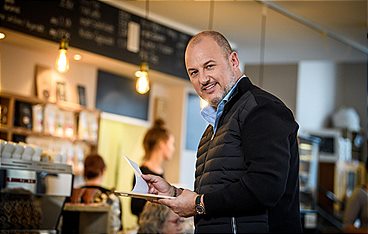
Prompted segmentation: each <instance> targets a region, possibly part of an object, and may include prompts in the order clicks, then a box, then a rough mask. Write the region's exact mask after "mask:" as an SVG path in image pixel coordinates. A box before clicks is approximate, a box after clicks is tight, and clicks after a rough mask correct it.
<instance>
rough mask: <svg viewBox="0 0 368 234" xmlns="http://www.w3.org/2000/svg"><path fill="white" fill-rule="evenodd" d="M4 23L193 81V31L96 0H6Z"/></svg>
mask: <svg viewBox="0 0 368 234" xmlns="http://www.w3.org/2000/svg"><path fill="white" fill-rule="evenodd" d="M0 6H1V9H0V22H1V24H0V26H2V27H6V28H9V29H12V30H16V31H19V32H23V33H26V34H29V35H33V36H36V37H40V38H43V39H47V40H51V41H54V42H59V41H60V39H61V38H62V37H63V36H66V37H68V38H69V44H70V46H72V47H76V48H79V49H83V50H86V51H90V52H93V53H96V54H100V55H104V56H107V57H110V58H114V59H118V60H121V61H124V62H128V63H132V64H137V65H138V64H140V62H141V61H142V60H146V61H147V62H148V63H149V65H150V68H151V69H154V70H157V71H161V72H163V73H168V74H171V75H174V76H177V77H180V78H183V79H188V77H187V74H186V71H185V65H184V50H185V46H186V44H187V42H188V40H189V39H190V37H191V35H188V34H185V33H182V32H179V31H177V30H174V29H171V28H168V27H166V26H164V25H161V24H158V23H155V22H153V21H151V20H148V19H145V18H142V17H140V16H137V15H134V14H131V13H129V12H126V11H124V10H121V9H118V8H116V7H113V6H111V5H108V4H106V3H104V2H100V1H96V0H48V1H36V0H0Z"/></svg>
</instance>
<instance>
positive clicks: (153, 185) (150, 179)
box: [142, 175, 175, 196]
mask: <svg viewBox="0 0 368 234" xmlns="http://www.w3.org/2000/svg"><path fill="white" fill-rule="evenodd" d="M142 178H143V179H144V180H145V181H146V182H147V183H148V187H149V190H148V193H151V194H159V195H165V196H173V195H174V193H175V192H174V190H175V187H174V186H171V185H170V184H169V183H168V182H167V181H166V180H165V179H163V178H162V177H160V176H155V175H142Z"/></svg>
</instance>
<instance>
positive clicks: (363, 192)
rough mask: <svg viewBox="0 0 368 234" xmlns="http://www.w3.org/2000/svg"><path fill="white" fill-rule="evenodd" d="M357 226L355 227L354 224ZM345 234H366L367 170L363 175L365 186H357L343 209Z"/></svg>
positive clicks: (367, 210)
mask: <svg viewBox="0 0 368 234" xmlns="http://www.w3.org/2000/svg"><path fill="white" fill-rule="evenodd" d="M357 220H358V221H359V225H358V226H355V225H354V224H355V222H356V221H357ZM343 229H344V232H345V233H368V168H367V169H366V174H365V184H363V185H361V186H357V187H356V188H355V189H354V191H353V193H352V194H351V196H350V198H349V199H348V202H347V204H346V207H345V211H344V217H343Z"/></svg>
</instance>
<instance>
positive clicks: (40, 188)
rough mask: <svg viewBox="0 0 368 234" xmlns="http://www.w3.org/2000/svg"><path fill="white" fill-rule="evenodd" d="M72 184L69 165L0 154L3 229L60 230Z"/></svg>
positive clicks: (0, 201)
mask: <svg viewBox="0 0 368 234" xmlns="http://www.w3.org/2000/svg"><path fill="white" fill-rule="evenodd" d="M72 188H73V174H72V168H71V166H70V165H66V164H57V163H49V162H40V161H32V160H19V159H12V158H4V157H2V158H0V220H1V222H0V232H2V231H6V232H7V233H8V232H9V233H13V232H14V233H18V232H31V233H57V230H58V224H59V219H60V215H61V213H62V210H63V206H64V202H65V199H66V197H69V196H70V195H71V192H72Z"/></svg>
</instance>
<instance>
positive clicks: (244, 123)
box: [143, 31, 301, 233]
mask: <svg viewBox="0 0 368 234" xmlns="http://www.w3.org/2000/svg"><path fill="white" fill-rule="evenodd" d="M185 64H186V68H187V72H188V75H189V77H190V81H191V82H192V85H193V87H194V88H195V90H196V92H197V94H198V95H199V96H200V97H201V98H202V99H204V100H206V101H207V102H208V103H209V105H208V106H207V107H205V108H204V109H203V110H202V115H203V117H204V119H206V120H207V121H208V123H209V125H208V126H207V129H206V130H205V132H204V133H203V136H202V138H201V141H200V143H199V146H198V152H197V161H196V172H195V185H194V187H195V192H192V191H190V190H182V189H178V188H175V187H174V186H172V185H170V184H169V183H167V182H166V181H165V180H164V179H162V178H160V177H156V176H152V175H143V178H144V179H145V180H146V181H147V182H148V183H149V185H150V193H155V194H162V195H169V196H174V197H176V198H175V199H161V200H159V202H160V203H161V204H164V205H167V206H169V207H170V208H171V209H172V210H173V211H174V212H175V213H177V214H179V215H180V216H184V217H187V216H192V215H194V216H195V228H196V233H213V232H216V233H246V232H251V233H255V232H263V233H264V232H293V233H297V232H301V224H300V211H299V181H298V174H299V153H298V144H297V132H298V124H297V123H296V122H295V120H294V117H293V114H292V112H291V111H290V110H289V109H288V108H287V107H286V106H285V105H284V104H283V103H282V101H280V100H279V99H278V98H277V97H275V96H273V95H272V94H270V93H268V92H266V91H264V90H262V89H260V88H258V87H256V86H255V85H253V84H252V83H251V81H250V80H249V78H248V77H247V76H245V75H244V74H243V73H242V72H241V71H240V68H239V59H238V55H237V53H236V52H235V51H233V50H232V49H231V47H230V45H229V43H228V41H227V40H226V38H225V37H224V36H223V35H222V34H220V33H218V32H215V31H204V32H201V33H199V34H197V35H195V36H194V37H193V38H192V39H191V40H190V41H189V43H188V45H187V48H186V53H185ZM189 127H190V126H189Z"/></svg>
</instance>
